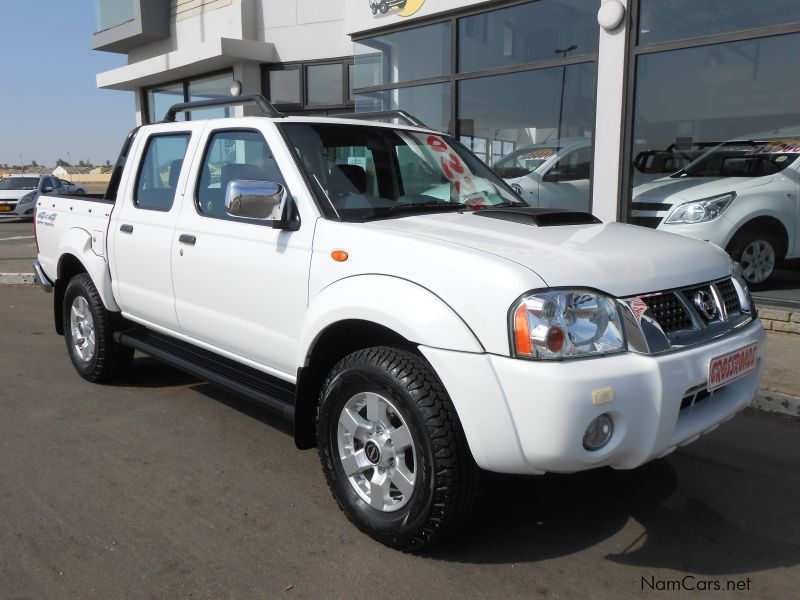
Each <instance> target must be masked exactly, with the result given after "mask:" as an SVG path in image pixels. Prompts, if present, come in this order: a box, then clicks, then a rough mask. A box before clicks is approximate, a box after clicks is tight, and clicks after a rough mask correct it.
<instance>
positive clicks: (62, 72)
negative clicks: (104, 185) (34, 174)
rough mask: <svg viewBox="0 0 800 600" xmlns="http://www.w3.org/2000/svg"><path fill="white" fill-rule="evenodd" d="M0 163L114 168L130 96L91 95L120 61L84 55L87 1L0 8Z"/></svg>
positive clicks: (130, 120)
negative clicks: (89, 163) (80, 163)
mask: <svg viewBox="0 0 800 600" xmlns="http://www.w3.org/2000/svg"><path fill="white" fill-rule="evenodd" d="M2 8H3V9H4V10H3V14H2V16H1V17H0V73H1V74H2V75H0V81H2V85H1V86H0V165H2V164H3V163H8V164H9V165H12V164H18V163H19V155H20V154H22V158H23V161H24V162H25V163H26V164H30V162H31V160H36V161H37V162H38V163H39V164H40V165H42V164H44V165H47V166H54V165H55V162H56V159H58V158H63V159H64V160H68V156H67V153H70V154H71V155H72V162H73V163H74V164H77V163H78V161H80V160H87V159H89V160H91V161H92V162H94V163H95V164H105V161H106V160H110V161H111V162H114V161H115V160H116V158H117V154H118V153H119V149H120V147H121V146H122V142H123V140H124V138H125V135H126V133H127V132H128V131H130V130H131V129H132V128H133V127H134V126H135V124H136V123H135V121H136V117H135V114H134V96H133V92H116V91H110V90H98V89H97V87H96V84H95V75H96V74H97V73H99V72H101V71H106V70H108V69H113V68H115V67H118V66H122V65H124V64H125V60H126V58H125V55H120V54H112V53H107V52H95V51H93V50H91V49H90V46H91V36H92V33H94V29H95V16H94V1H93V0H23V1H15V2H8V1H5V2H2Z"/></svg>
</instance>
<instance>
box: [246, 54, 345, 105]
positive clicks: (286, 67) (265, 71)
mask: <svg viewBox="0 0 800 600" xmlns="http://www.w3.org/2000/svg"><path fill="white" fill-rule="evenodd" d="M337 64H338V65H341V68H342V96H341V98H342V102H341V103H339V104H309V102H308V68H309V67H315V66H322V65H337ZM352 64H354V57H353V56H340V57H335V58H322V59H319V60H306V61H294V62H286V63H265V64H262V65H261V90H262V93H263V94H264V97H265V98H267V100H269V101H270V102H272V100H270V98H271V90H270V81H269V74H270V72H271V71H291V70H297V71H299V72H300V102H297V103H294V102H293V103H283V104H280V103H278V104H276V103H273V105H274V106H275V108H277V109H278V110H280V111H284V112H285V111H290V112H292V111H331V110H333V111H341V112H347V111H352V109H354V107H355V98H353V99H352V100H351V99H350V94H351V91H352V89H353V87H352V85H351V83H352V82H351V81H350V65H352Z"/></svg>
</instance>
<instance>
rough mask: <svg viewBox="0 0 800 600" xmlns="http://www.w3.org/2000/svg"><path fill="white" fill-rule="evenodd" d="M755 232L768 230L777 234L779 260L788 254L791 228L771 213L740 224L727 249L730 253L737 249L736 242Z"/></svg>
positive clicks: (771, 233)
mask: <svg viewBox="0 0 800 600" xmlns="http://www.w3.org/2000/svg"><path fill="white" fill-rule="evenodd" d="M754 232H768V233H769V234H770V235H773V236H775V237H776V238H777V239H778V242H779V243H780V246H779V247H778V248H777V250H778V256H777V258H778V260H781V259H783V258H784V257H785V256H786V254H787V253H788V251H789V245H790V244H789V242H790V240H789V230H788V229H787V227H786V225H785V224H784V223H783V221H781V220H780V219H778V218H777V217H775V216H771V215H759V216H757V217H753V218H751V219H749V220H747V221H745V222H744V223H742V224H741V225H739V227H738V228H737V229H736V231H735V232H734V234H733V235H732V236H731V238H730V240H729V241H728V243H727V245H726V246H725V249H726V250H727V251H728V252H729V253H730V252H731V251H732V250H735V247H734V244H736V243H737V242H738V241H739V240H740V239H741V238H743V237H744V236H745V235H748V234H750V233H754Z"/></svg>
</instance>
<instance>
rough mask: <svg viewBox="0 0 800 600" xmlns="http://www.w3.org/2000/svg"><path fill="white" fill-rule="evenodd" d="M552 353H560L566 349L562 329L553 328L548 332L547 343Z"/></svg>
mask: <svg viewBox="0 0 800 600" xmlns="http://www.w3.org/2000/svg"><path fill="white" fill-rule="evenodd" d="M545 343H546V344H547V349H548V350H550V352H554V353H558V352H561V349H562V348H563V347H564V330H563V329H561V327H551V328H550V329H548V330H547V338H546V342H545Z"/></svg>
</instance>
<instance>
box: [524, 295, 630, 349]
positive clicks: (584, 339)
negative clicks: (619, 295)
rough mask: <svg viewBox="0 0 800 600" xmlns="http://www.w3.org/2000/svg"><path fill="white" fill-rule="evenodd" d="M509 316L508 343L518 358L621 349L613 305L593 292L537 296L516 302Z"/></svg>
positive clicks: (621, 337)
mask: <svg viewBox="0 0 800 600" xmlns="http://www.w3.org/2000/svg"><path fill="white" fill-rule="evenodd" d="M511 314H512V321H511V339H512V342H513V347H514V352H515V355H516V356H517V357H520V358H538V359H560V358H573V357H578V356H597V355H600V354H608V353H611V352H620V351H622V350H624V349H625V336H624V335H623V333H622V322H621V320H620V316H619V311H618V310H617V303H616V301H615V300H614V299H612V298H609V297H608V296H604V295H602V294H599V293H597V292H591V291H588V290H560V291H553V292H537V293H534V294H531V295H530V296H526V297H525V298H523V299H522V300H520V302H519V303H518V304H516V305H515V306H514V308H513V311H512V313H511Z"/></svg>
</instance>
